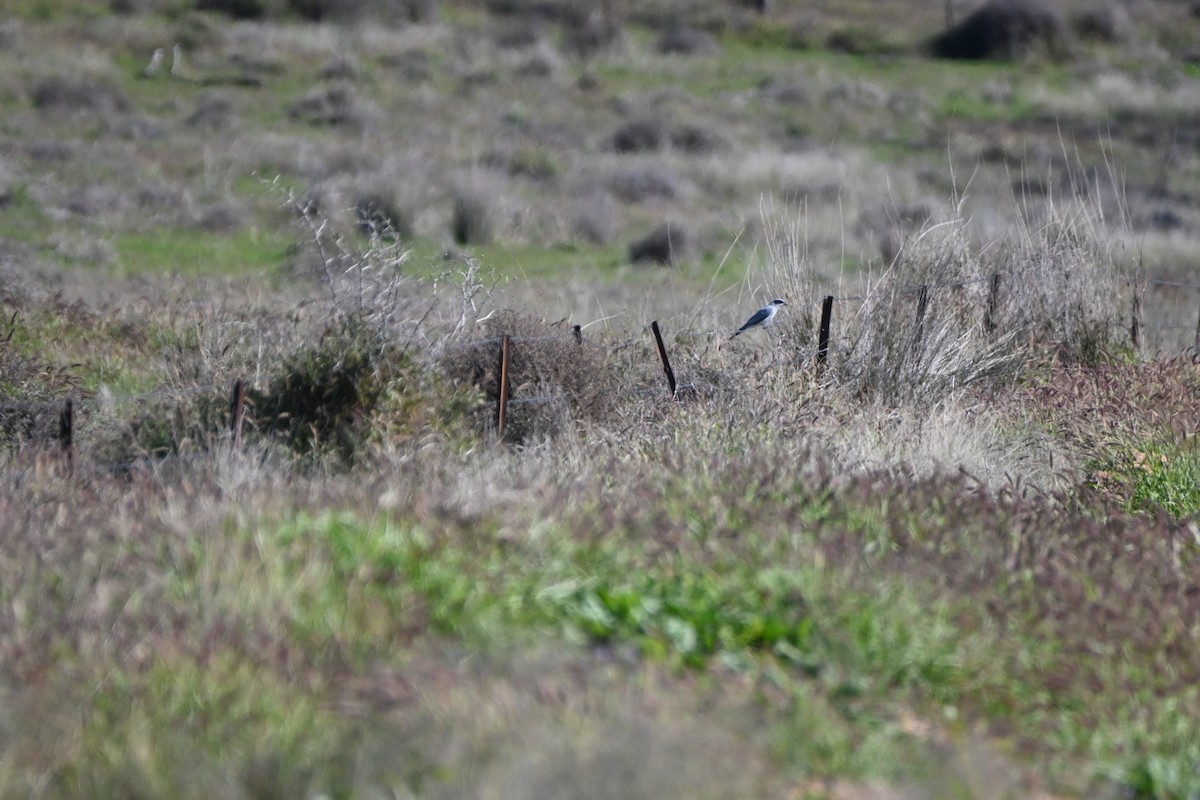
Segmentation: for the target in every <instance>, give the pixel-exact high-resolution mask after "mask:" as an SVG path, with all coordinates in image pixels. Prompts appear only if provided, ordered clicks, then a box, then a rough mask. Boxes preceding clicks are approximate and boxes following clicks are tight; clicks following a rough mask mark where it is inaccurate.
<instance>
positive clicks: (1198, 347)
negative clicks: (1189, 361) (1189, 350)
mask: <svg viewBox="0 0 1200 800" xmlns="http://www.w3.org/2000/svg"><path fill="white" fill-rule="evenodd" d="M1192 347H1193V349H1194V350H1195V351H1196V353H1195V354H1196V355H1200V318H1198V319H1197V320H1196V341H1195V342H1194V343H1193V344H1192Z"/></svg>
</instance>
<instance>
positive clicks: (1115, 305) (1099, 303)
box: [997, 205, 1127, 364]
mask: <svg viewBox="0 0 1200 800" xmlns="http://www.w3.org/2000/svg"><path fill="white" fill-rule="evenodd" d="M1047 215H1048V216H1047V221H1046V222H1044V223H1043V224H1042V225H1040V226H1038V227H1036V228H1026V229H1025V230H1024V231H1023V232H1022V236H1021V239H1020V241H1018V242H1015V243H1013V244H1012V246H1011V247H1009V248H1006V253H1007V257H1006V259H1005V260H1004V261H1003V262H1002V263H1001V264H1000V265H999V271H1000V272H1001V273H1002V275H1003V277H1002V281H1003V283H1002V292H1001V298H1000V300H1001V302H1000V306H999V308H998V315H997V324H998V325H999V326H1000V327H1001V329H1003V330H1007V331H1009V332H1011V333H1012V334H1014V335H1017V336H1019V337H1021V338H1023V339H1025V340H1027V341H1029V342H1030V343H1031V344H1033V345H1035V346H1037V347H1039V348H1042V349H1045V350H1048V351H1050V352H1052V353H1053V354H1054V355H1056V356H1057V357H1059V358H1061V359H1062V360H1063V361H1065V362H1067V363H1080V364H1097V363H1100V362H1103V361H1106V360H1109V359H1111V358H1113V357H1114V356H1116V355H1118V354H1119V353H1120V352H1122V350H1123V349H1124V348H1125V346H1126V344H1127V342H1126V339H1125V337H1126V329H1125V319H1126V318H1125V316H1124V313H1123V311H1124V309H1125V307H1126V304H1125V302H1123V294H1124V293H1123V286H1124V284H1125V280H1126V279H1125V277H1124V276H1123V275H1122V270H1121V268H1120V266H1119V265H1118V264H1117V263H1116V260H1115V254H1114V252H1113V250H1112V247H1111V246H1110V245H1109V244H1108V243H1107V241H1106V240H1105V238H1104V233H1103V230H1102V228H1101V225H1100V223H1101V220H1099V219H1098V218H1097V215H1096V214H1095V213H1094V211H1093V209H1092V208H1089V207H1088V206H1084V205H1075V206H1066V207H1063V206H1055V205H1051V206H1049V207H1048V209H1047Z"/></svg>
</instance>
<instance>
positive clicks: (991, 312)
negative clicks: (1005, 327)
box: [983, 272, 1000, 333]
mask: <svg viewBox="0 0 1200 800" xmlns="http://www.w3.org/2000/svg"><path fill="white" fill-rule="evenodd" d="M999 308H1000V273H999V272H993V273H992V282H991V286H990V287H989V288H988V301H987V311H985V312H984V314H983V327H984V329H985V330H987V332H988V333H993V332H995V330H996V312H997V311H998V310H999Z"/></svg>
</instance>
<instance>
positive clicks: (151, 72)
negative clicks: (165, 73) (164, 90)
mask: <svg viewBox="0 0 1200 800" xmlns="http://www.w3.org/2000/svg"><path fill="white" fill-rule="evenodd" d="M162 63H163V49H162V48H161V47H156V48H155V49H154V55H152V56H150V63H149V64H147V65H146V68H145V69H144V70H142V75H143V76H144V77H147V78H153V77H154V76H155V75H157V74H158V71H159V70H161V69H162Z"/></svg>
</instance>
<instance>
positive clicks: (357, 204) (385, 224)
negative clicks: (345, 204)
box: [354, 188, 416, 239]
mask: <svg viewBox="0 0 1200 800" xmlns="http://www.w3.org/2000/svg"><path fill="white" fill-rule="evenodd" d="M354 214H355V216H356V217H357V219H358V226H359V230H360V231H361V232H362V233H364V234H367V235H370V236H385V237H399V238H400V239H411V238H412V236H413V232H414V228H413V220H414V217H415V216H416V215H415V214H414V213H413V212H412V211H411V210H410V209H407V208H403V207H402V206H401V204H400V201H399V197H398V195H397V192H396V191H395V190H390V189H386V188H383V189H377V190H374V191H367V192H364V193H363V194H361V195H359V196H358V198H357V199H356V200H355V201H354Z"/></svg>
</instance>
